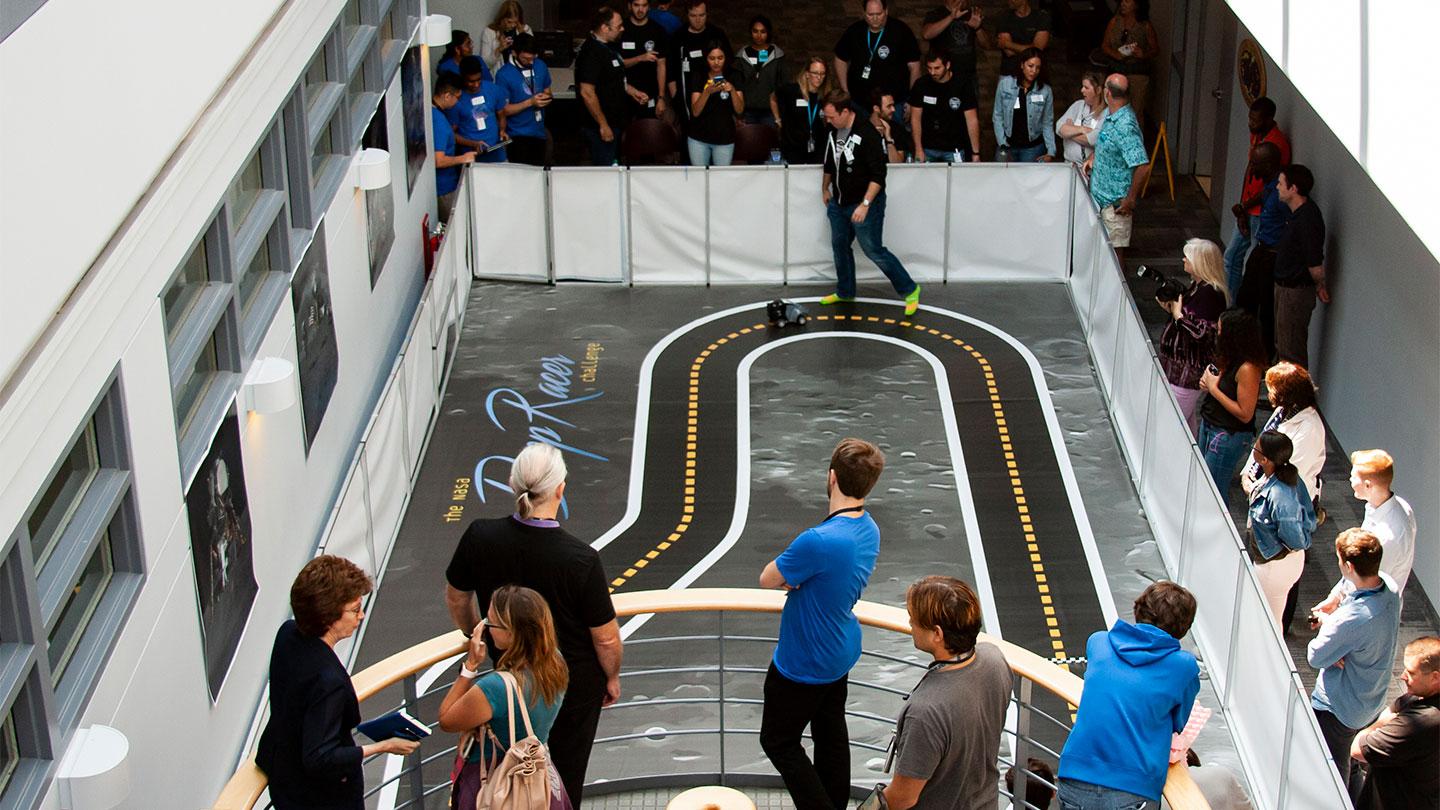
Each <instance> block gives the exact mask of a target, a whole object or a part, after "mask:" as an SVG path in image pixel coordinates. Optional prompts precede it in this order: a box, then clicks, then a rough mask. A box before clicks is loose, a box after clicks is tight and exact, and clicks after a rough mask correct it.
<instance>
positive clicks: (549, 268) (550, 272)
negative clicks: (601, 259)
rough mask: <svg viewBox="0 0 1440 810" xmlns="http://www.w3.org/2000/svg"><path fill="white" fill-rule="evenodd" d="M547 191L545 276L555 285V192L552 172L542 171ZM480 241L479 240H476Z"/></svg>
mask: <svg viewBox="0 0 1440 810" xmlns="http://www.w3.org/2000/svg"><path fill="white" fill-rule="evenodd" d="M540 176H541V178H542V179H543V186H544V189H545V194H544V196H545V203H546V205H545V276H546V280H548V281H549V282H550V283H551V284H554V283H555V190H554V189H553V188H552V187H551V185H550V170H549V169H541V170H540ZM474 241H479V240H474Z"/></svg>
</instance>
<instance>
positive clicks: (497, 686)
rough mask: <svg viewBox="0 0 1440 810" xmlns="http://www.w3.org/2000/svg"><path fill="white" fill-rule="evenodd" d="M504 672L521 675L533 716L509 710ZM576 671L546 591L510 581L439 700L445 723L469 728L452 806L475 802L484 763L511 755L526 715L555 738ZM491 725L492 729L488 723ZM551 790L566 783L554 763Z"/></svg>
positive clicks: (493, 600) (494, 598) (545, 736)
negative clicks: (491, 651)
mask: <svg viewBox="0 0 1440 810" xmlns="http://www.w3.org/2000/svg"><path fill="white" fill-rule="evenodd" d="M482 631H488V632H489V634H490V640H491V641H493V642H494V643H495V649H497V650H499V651H500V660H499V661H497V662H496V663H495V669H494V670H493V671H491V672H486V673H485V674H484V675H481V674H480V672H481V670H483V669H487V668H488V667H489V660H488V657H487V655H488V651H487V649H486V644H485V633H484V632H482ZM501 672H507V673H509V674H510V675H512V676H514V683H515V685H516V686H518V687H519V689H520V694H519V695H516V696H515V698H514V702H515V705H516V707H517V709H518V707H519V705H520V701H522V700H523V701H524V704H525V715H526V717H524V718H522V717H519V716H518V714H519V712H518V711H517V717H514V718H512V717H510V713H509V706H510V703H511V700H510V698H509V697H508V696H507V693H506V685H505V680H504V679H503V677H502V676H501V674H500V673H501ZM569 680H570V670H569V669H568V668H567V667H566V666H565V659H564V658H562V657H561V656H560V647H559V642H558V641H557V638H556V635H555V622H554V619H553V618H551V615H550V608H549V606H548V605H546V604H545V599H544V598H543V597H541V596H540V594H538V593H536V592H535V591H532V590H530V589H529V588H522V587H519V586H516V585H506V586H505V587H503V588H501V589H499V590H497V591H495V593H493V594H491V596H490V609H489V611H487V612H486V615H485V618H484V619H481V620H480V624H478V625H476V627H475V631H474V632H473V633H472V634H471V635H470V649H469V650H468V651H467V652H466V654H465V661H464V663H462V664H461V665H460V676H459V677H458V678H456V679H455V683H454V684H453V685H452V686H451V687H450V692H449V693H448V694H446V695H445V699H444V700H443V701H441V703H440V728H442V729H444V730H446V731H456V732H462V735H463V736H462V738H461V742H460V745H459V751H460V752H461V757H462V758H463V761H464V764H463V765H462V766H461V768H460V773H459V775H458V776H457V777H456V778H455V780H454V787H453V788H452V793H451V803H450V806H451V807H474V806H475V797H476V794H478V793H479V790H480V770H481V763H482V762H494V761H497V760H499V758H500V757H503V756H504V755H505V752H506V751H507V750H508V749H509V748H510V745H511V744H512V743H513V742H514V740H512V739H510V727H511V726H512V725H514V726H515V729H516V731H515V733H516V735H517V736H519V735H523V734H524V729H525V728H526V724H525V722H524V721H525V719H527V718H528V721H529V725H530V727H531V728H533V730H534V732H535V736H536V737H537V738H538V739H539V740H540V742H542V743H544V742H548V741H549V740H550V730H551V728H552V727H554V725H555V717H556V715H558V714H559V713H560V704H561V702H562V701H563V700H564V699H565V686H566V684H567V683H568V682H569ZM486 724H489V730H488V731H486V730H485V729H482V728H481V726H484V725H486ZM551 774H552V780H551V789H552V790H564V787H563V786H562V785H561V784H560V782H559V779H558V776H556V775H555V771H554V769H553V768H552V769H551Z"/></svg>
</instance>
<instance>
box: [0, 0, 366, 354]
mask: <svg viewBox="0 0 1440 810" xmlns="http://www.w3.org/2000/svg"><path fill="white" fill-rule="evenodd" d="M281 5H282V4H281V2H280V0H248V2H244V3H226V2H218V0H208V2H185V1H184V0H127V2H124V3H116V2H110V0H51V2H48V3H46V4H45V5H44V6H43V7H42V8H41V9H40V10H39V11H37V12H36V13H35V14H34V16H32V17H31V18H30V19H29V20H27V21H26V22H25V24H24V25H22V26H21V27H20V28H19V29H18V30H16V31H15V33H14V34H12V35H11V36H10V37H9V38H8V39H6V40H5V41H4V43H0V77H4V78H3V80H0V110H4V111H5V112H4V116H5V119H6V125H5V126H0V177H3V178H4V184H5V187H4V193H0V290H3V293H0V379H4V378H5V377H7V376H8V375H9V374H10V372H11V371H12V370H13V368H14V366H15V364H16V363H17V362H18V361H19V359H20V357H21V356H22V355H23V354H24V352H25V351H26V350H27V349H28V348H29V347H30V346H31V345H32V344H33V343H34V341H35V340H36V339H37V338H38V337H39V335H40V333H41V331H42V330H43V329H44V328H45V326H46V324H47V323H48V322H49V320H50V317H51V315H52V314H53V313H54V312H55V311H56V310H58V309H59V308H60V307H61V305H62V304H64V302H65V300H66V298H67V297H68V296H69V295H70V293H71V291H72V290H73V289H74V288H75V285H76V284H77V283H79V281H80V279H81V277H82V276H83V275H84V273H85V271H86V270H87V269H88V268H89V267H90V265H91V263H92V262H94V261H95V259H96V257H97V256H98V255H99V254H100V251H101V250H102V248H104V247H105V244H106V242H107V241H108V240H109V239H110V237H111V236H112V235H113V234H114V233H115V231H116V229H117V228H118V227H119V226H120V225H121V223H122V221H123V220H124V219H125V217H126V216H127V215H128V214H129V212H130V210H131V208H132V207H133V206H134V205H135V203H136V201H137V200H139V199H140V196H141V194H143V193H144V191H145V190H146V188H148V187H149V185H150V183H151V181H152V180H153V179H154V178H155V177H156V175H157V174H158V173H159V172H160V170H161V168H162V167H163V166H164V165H165V162H166V160H168V159H169V157H170V155H171V154H172V153H173V152H174V150H175V147H176V146H177V145H178V144H179V143H180V140H181V139H182V138H183V137H184V136H185V133H186V132H187V131H188V130H189V129H190V127H191V125H192V124H193V123H194V122H195V120H196V119H197V118H199V117H200V115H201V114H202V113H204V112H205V111H206V110H207V109H208V108H209V107H211V106H212V104H211V97H212V95H213V94H214V92H215V89H216V88H217V87H220V86H221V85H222V84H223V83H224V79H225V77H226V76H227V75H229V74H230V72H231V71H232V70H233V69H234V68H235V66H236V64H237V63H238V62H239V61H240V59H241V58H242V57H244V56H245V55H246V54H247V53H249V52H250V51H251V50H252V47H253V44H254V42H255V39H256V37H257V36H258V35H259V34H260V32H261V31H262V29H263V28H264V27H265V25H266V23H267V22H268V21H269V20H270V18H271V16H272V15H274V13H275V12H276V10H277V9H279V8H280V6H281ZM314 5H315V6H317V7H320V8H321V9H322V10H323V9H324V8H325V7H327V6H336V5H337V4H336V3H333V2H326V3H315V4H314ZM332 16H333V15H332ZM316 41H318V34H317V40H316ZM82 42H83V47H75V46H76V45H78V44H79V43H82ZM62 43H70V44H71V45H70V46H62ZM117 68H123V69H117ZM257 138H258V133H257ZM255 142H256V141H255V140H252V141H251V142H250V145H251V146H253V145H254V143H255ZM227 176H229V175H227Z"/></svg>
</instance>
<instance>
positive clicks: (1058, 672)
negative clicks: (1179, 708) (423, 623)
mask: <svg viewBox="0 0 1440 810" xmlns="http://www.w3.org/2000/svg"><path fill="white" fill-rule="evenodd" d="M611 601H612V602H613V603H614V605H615V614H616V615H617V616H620V617H626V616H638V615H641V614H645V613H698V612H704V613H708V612H716V611H722V610H723V611H727V612H749V613H779V612H780V611H781V609H782V608H784V606H785V593H784V592H783V591H771V590H758V589H754V588H686V589H682V590H665V591H632V592H629V593H618V594H615V595H613V596H612V597H611ZM855 616H856V618H858V619H859V620H860V623H861V624H863V625H867V626H869V627H878V628H880V629H882V630H890V631H893V632H896V633H904V634H906V635H909V634H910V617H909V614H908V613H906V612H905V609H904V608H900V607H895V606H893V605H882V604H880V603H878V602H866V601H863V600H862V601H860V602H857V603H856V604H855ZM980 640H981V641H988V642H990V643H991V644H994V645H995V646H996V647H999V648H1000V651H1001V652H1003V653H1004V654H1005V660H1006V662H1007V663H1008V664H1009V665H1010V671H1011V672H1014V673H1015V674H1017V675H1020V676H1021V677H1024V678H1028V679H1030V680H1031V681H1033V682H1035V683H1036V684H1037V685H1039V686H1040V687H1042V688H1043V689H1045V690H1046V691H1048V692H1051V693H1052V694H1054V695H1056V696H1057V697H1059V698H1060V699H1062V700H1064V701H1066V702H1068V703H1070V704H1072V705H1078V704H1079V703H1080V698H1081V693H1082V692H1083V691H1084V686H1085V681H1084V680H1082V679H1081V678H1080V677H1079V676H1077V675H1075V674H1074V673H1073V672H1070V671H1069V670H1067V669H1064V668H1062V667H1058V666H1056V665H1055V664H1052V663H1051V662H1050V661H1049V660H1047V659H1045V658H1041V657H1040V656H1038V655H1036V654H1035V653H1033V652H1030V651H1029V650H1027V649H1024V648H1023V647H1017V646H1015V645H1014V644H1011V643H1010V642H1008V641H1005V640H1003V639H997V638H993V637H991V636H989V635H987V634H985V633H981V634H980ZM465 644H466V640H465V636H464V635H462V634H461V633H460V631H458V630H455V631H452V632H449V633H446V634H444V635H441V636H436V637H435V638H432V639H429V640H428V641H422V642H420V643H419V644H416V645H415V646H413V647H410V648H408V649H405V650H401V651H400V652H398V653H395V654H394V655H392V656H390V657H389V658H386V659H384V660H383V661H380V662H378V663H375V664H372V665H370V666H368V667H366V668H365V669H363V670H361V671H360V672H357V673H355V675H354V676H353V678H352V681H353V683H354V684H355V694H356V696H357V697H359V699H360V700H362V701H364V700H366V699H368V698H370V697H372V696H374V695H375V694H376V693H378V692H380V691H381V690H382V689H385V688H387V687H389V686H391V685H393V684H395V683H398V682H399V681H400V680H402V679H403V678H405V677H406V676H408V675H413V674H415V673H417V672H421V671H423V670H425V669H428V668H429V667H431V666H434V665H435V664H437V663H439V662H441V661H444V660H445V659H447V658H450V657H452V656H456V655H460V654H461V653H463V652H465ZM265 784H266V782H265V774H264V772H262V771H261V770H260V769H259V768H258V767H256V765H255V760H254V759H246V760H245V762H244V763H242V764H241V766H240V768H239V769H238V770H236V771H235V775H234V776H232V777H231V778H230V781H229V782H227V783H226V785H225V788H224V789H223V790H222V791H221V792H220V795H219V796H218V797H217V798H216V800H215V803H214V804H213V805H212V806H211V810H253V808H254V807H255V803H256V802H257V801H259V799H260V795H261V794H262V793H264V791H265ZM1165 799H1166V800H1167V801H1168V802H1169V803H1170V806H1171V807H1172V808H1174V810H1209V808H1210V805H1209V804H1208V803H1207V802H1206V801H1205V797H1204V796H1203V795H1201V793H1200V788H1199V787H1197V786H1196V785H1195V782H1194V780H1192V779H1191V778H1190V773H1189V771H1188V770H1187V769H1186V767H1185V765H1184V763H1180V764H1176V765H1171V766H1170V772H1169V775H1168V776H1167V778H1166V780H1165Z"/></svg>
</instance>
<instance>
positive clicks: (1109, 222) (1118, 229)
mask: <svg viewBox="0 0 1440 810" xmlns="http://www.w3.org/2000/svg"><path fill="white" fill-rule="evenodd" d="M1100 221H1101V222H1103V223H1105V233H1107V234H1109V235H1110V244H1111V246H1113V247H1117V248H1123V247H1130V226H1131V225H1133V224H1134V223H1135V215H1134V214H1130V215H1127V216H1121V215H1120V214H1119V213H1117V212H1116V211H1115V205H1114V204H1111V205H1107V206H1105V207H1104V208H1102V209H1100Z"/></svg>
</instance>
